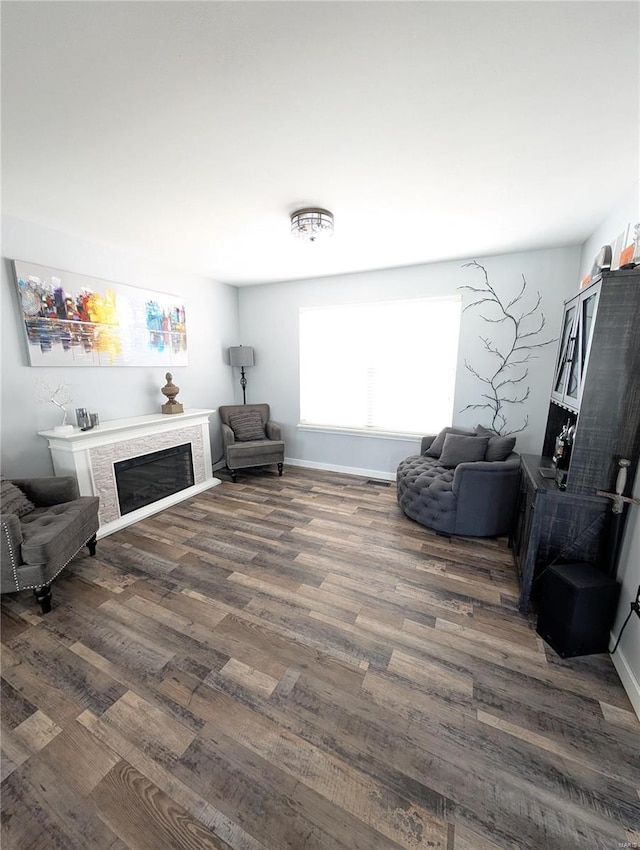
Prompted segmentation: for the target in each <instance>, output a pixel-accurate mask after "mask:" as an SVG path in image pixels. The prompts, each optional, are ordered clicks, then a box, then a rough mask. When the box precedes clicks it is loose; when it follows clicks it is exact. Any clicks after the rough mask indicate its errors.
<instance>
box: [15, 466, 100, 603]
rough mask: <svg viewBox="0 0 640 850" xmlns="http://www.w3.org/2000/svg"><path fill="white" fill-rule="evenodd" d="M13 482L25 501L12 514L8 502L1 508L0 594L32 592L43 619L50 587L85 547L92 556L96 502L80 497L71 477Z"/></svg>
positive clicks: (94, 537) (96, 520) (96, 500)
mask: <svg viewBox="0 0 640 850" xmlns="http://www.w3.org/2000/svg"><path fill="white" fill-rule="evenodd" d="M3 483H4V482H3ZM11 483H12V484H14V485H16V487H18V488H19V489H20V490H21V491H22V493H23V494H24V496H25V497H26V499H25V500H24V501H23V503H22V504H21V505H20V507H19V509H15V512H13V511H12V507H13V506H12V504H10V501H9V499H8V498H7V500H6V503H5V500H4V499H3V503H2V505H0V511H2V513H1V515H0V523H1V533H2V545H1V550H0V554H1V557H2V560H1V562H0V592H1V593H16V592H17V591H20V590H27V589H30V590H33V592H34V594H35V597H36V599H37V600H38V602H39V603H40V605H41V607H42V613H43V614H46V613H48V612H49V611H50V610H51V587H50V585H51V582H52V581H53V580H54V579H55V578H56V576H57V575H58V574H59V573H60V572H62V570H63V569H64V568H65V567H66V566H67V564H68V563H69V561H70V560H71V559H72V558H73V557H74V555H76V554H77V553H78V552H79V551H80V550H81V549H82V547H83V546H85V545H86V546H88V548H89V554H90V555H95V552H96V532H97V531H98V528H99V525H100V522H99V519H98V507H99V503H100V500H99V499H98V497H97V496H80V495H79V492H78V484H77V482H76V480H75V478H72V477H71V476H60V477H47V478H21V479H16V478H13V479H11ZM9 511H11V512H9Z"/></svg>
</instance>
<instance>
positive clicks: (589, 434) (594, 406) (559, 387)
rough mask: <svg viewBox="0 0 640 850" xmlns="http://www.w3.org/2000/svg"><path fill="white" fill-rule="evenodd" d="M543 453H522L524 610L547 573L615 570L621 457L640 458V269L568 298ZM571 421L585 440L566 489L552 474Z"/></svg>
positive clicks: (516, 537)
mask: <svg viewBox="0 0 640 850" xmlns="http://www.w3.org/2000/svg"><path fill="white" fill-rule="evenodd" d="M561 329H562V330H561V338H560V344H559V347H558V357H557V360H556V368H555V372H554V379H553V387H552V392H551V399H550V403H549V412H548V416H547V425H546V430H545V435H544V441H543V449H542V455H522V459H521V480H520V493H519V499H518V510H517V514H516V520H515V523H514V528H513V531H512V534H511V540H510V543H511V547H512V549H513V554H514V559H515V563H516V567H517V570H518V577H519V580H520V600H519V607H520V610H521V611H523V612H526V611H528V610H529V609H530V607H531V597H532V591H535V588H536V586H537V583H538V579H539V578H540V577H541V576H542V574H543V572H544V571H545V569H546V568H548V567H549V566H551V565H552V564H555V563H559V564H562V563H571V562H572V561H584V562H587V563H592V564H597V565H598V566H599V567H600V568H601V569H602V570H603V571H606V570H607V569H609V570H611V569H612V568H615V564H613V565H612V564H610V553H611V547H610V542H611V541H610V534H609V526H610V519H611V506H612V502H611V501H610V500H609V499H605V498H602V497H600V496H597V495H596V492H597V491H598V490H603V491H607V492H612V491H613V489H614V486H615V480H616V476H617V472H618V468H619V467H618V461H619V460H620V458H627V459H628V460H629V461H630V462H631V465H630V467H629V470H628V478H627V481H628V483H629V486H630V485H631V484H632V482H633V480H634V477H635V473H636V469H637V465H638V455H639V453H640V268H636V269H632V270H622V271H616V272H603V274H602V276H601V278H600V279H598V280H596V281H594V282H592V283H591V284H590V285H589V286H587V287H585V288H584V289H581V290H580V291H579V292H578V293H576V295H575V296H573V297H572V298H570V299H568V300H567V301H566V302H565V308H564V315H563V321H562V325H561ZM567 420H570V421H571V423H572V424H575V425H576V435H575V441H574V445H573V452H572V455H571V464H570V466H569V474H568V478H567V488H566V490H560V489H559V488H558V486H557V485H556V483H555V481H554V479H553V478H545V477H544V476H543V474H542V473H541V471H540V470H541V468H547V469H549V468H551V466H552V462H551V457H552V455H553V448H554V442H555V438H556V435H557V434H558V433H559V432H560V429H561V427H562V425H563V424H564V423H565V422H567Z"/></svg>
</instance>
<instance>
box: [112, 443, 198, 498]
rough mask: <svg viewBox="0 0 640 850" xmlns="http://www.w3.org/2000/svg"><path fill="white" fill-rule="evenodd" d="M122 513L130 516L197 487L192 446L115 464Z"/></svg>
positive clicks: (176, 447)
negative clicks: (167, 497)
mask: <svg viewBox="0 0 640 850" xmlns="http://www.w3.org/2000/svg"><path fill="white" fill-rule="evenodd" d="M113 468H114V472H115V476H116V488H117V490H118V504H119V505H120V514H121V515H123V514H129V513H131V511H137V510H138V508H143V507H144V506H145V505H151V504H153V502H157V501H158V500H159V499H164V498H165V497H166V496H172V495H173V494H174V493H179V492H180V490H186V489H187V487H192V486H193V484H194V478H193V459H192V457H191V444H190V443H184V444H183V445H181V446H171V448H168V449H162V450H161V451H158V452H151V453H150V454H146V455H141V456H140V457H132V458H129V460H121V461H118V462H117V463H114V465H113Z"/></svg>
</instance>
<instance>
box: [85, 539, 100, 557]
mask: <svg viewBox="0 0 640 850" xmlns="http://www.w3.org/2000/svg"><path fill="white" fill-rule="evenodd" d="M97 542H98V538H97V536H96V535H95V534H94V535H93V537H92V538H91V539H90V540H87V547H88V549H89V555H90V556H91V557H92V558H93V556H94V555H95V554H96V543H97Z"/></svg>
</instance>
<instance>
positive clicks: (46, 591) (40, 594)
mask: <svg viewBox="0 0 640 850" xmlns="http://www.w3.org/2000/svg"><path fill="white" fill-rule="evenodd" d="M33 595H34V596H35V598H36V599H37V600H38V602H39V603H40V607H41V608H42V613H43V614H48V613H49V611H51V585H50V584H44V585H43V586H42V587H38V588H36V589H35V590H34V591H33Z"/></svg>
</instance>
